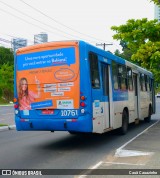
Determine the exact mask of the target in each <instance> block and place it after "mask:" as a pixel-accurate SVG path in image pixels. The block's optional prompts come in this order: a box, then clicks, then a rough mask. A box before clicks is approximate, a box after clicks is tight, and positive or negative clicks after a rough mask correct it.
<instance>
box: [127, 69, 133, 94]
mask: <svg viewBox="0 0 160 178" xmlns="http://www.w3.org/2000/svg"><path fill="white" fill-rule="evenodd" d="M127 84H128V89H129V90H130V91H133V79H132V70H131V68H130V67H127Z"/></svg>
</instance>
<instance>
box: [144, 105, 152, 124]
mask: <svg viewBox="0 0 160 178" xmlns="http://www.w3.org/2000/svg"><path fill="white" fill-rule="evenodd" d="M151 115H152V107H151V106H149V110H148V117H145V118H144V121H145V122H148V123H149V122H150V121H151Z"/></svg>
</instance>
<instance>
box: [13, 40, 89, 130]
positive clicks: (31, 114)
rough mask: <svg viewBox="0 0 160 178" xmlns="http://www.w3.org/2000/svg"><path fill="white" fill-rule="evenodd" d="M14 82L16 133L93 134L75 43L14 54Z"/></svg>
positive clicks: (19, 51) (45, 45) (32, 48)
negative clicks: (40, 131) (57, 132)
mask: <svg viewBox="0 0 160 178" xmlns="http://www.w3.org/2000/svg"><path fill="white" fill-rule="evenodd" d="M84 65H85V64H84ZM14 81H15V87H14V91H15V92H14V95H15V96H14V98H15V99H14V100H15V105H14V106H15V122H16V128H17V130H18V131H21V130H46V131H47V130H48V131H70V132H91V131H92V122H91V114H90V112H88V111H89V108H90V106H89V104H88V105H87V101H89V95H88V97H86V94H87V93H85V92H88V87H87V89H85V86H82V84H80V55H79V43H78V42H54V43H46V44H38V45H35V46H29V47H25V48H21V49H19V50H17V52H16V57H15V80H14ZM86 82H87V83H88V82H89V81H86ZM81 88H82V89H81Z"/></svg>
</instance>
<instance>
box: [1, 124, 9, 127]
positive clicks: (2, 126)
mask: <svg viewBox="0 0 160 178" xmlns="http://www.w3.org/2000/svg"><path fill="white" fill-rule="evenodd" d="M3 126H8V125H7V124H0V127H3Z"/></svg>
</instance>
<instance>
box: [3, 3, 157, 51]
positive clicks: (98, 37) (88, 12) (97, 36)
mask: <svg viewBox="0 0 160 178" xmlns="http://www.w3.org/2000/svg"><path fill="white" fill-rule="evenodd" d="M142 18H148V20H153V19H154V4H153V3H150V1H149V0H44V1H42V0H0V22H1V26H0V38H3V39H6V40H9V41H11V39H12V38H15V37H19V38H26V39H27V40H28V45H32V44H33V41H34V34H39V33H41V32H45V33H47V34H48V41H61V40H84V41H87V42H88V43H91V44H93V45H96V44H99V43H112V44H113V45H108V46H107V49H106V50H110V51H112V52H114V51H115V50H116V49H120V46H119V42H118V41H115V40H113V38H112V36H113V34H115V32H113V31H112V30H111V26H115V25H116V26H119V25H122V24H125V23H126V22H127V20H128V19H142ZM2 44H3V45H6V47H10V44H9V43H5V42H2V41H0V45H2ZM100 48H102V47H100Z"/></svg>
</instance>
